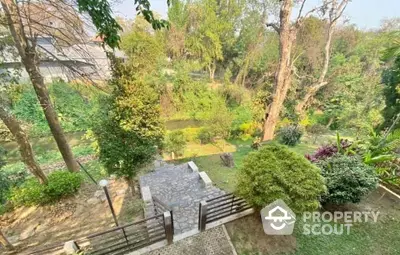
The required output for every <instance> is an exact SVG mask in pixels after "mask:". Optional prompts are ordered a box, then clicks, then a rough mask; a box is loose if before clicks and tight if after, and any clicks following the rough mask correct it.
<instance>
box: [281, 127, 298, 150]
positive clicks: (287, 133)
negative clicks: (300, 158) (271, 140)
mask: <svg viewBox="0 0 400 255" xmlns="http://www.w3.org/2000/svg"><path fill="white" fill-rule="evenodd" d="M302 135H303V132H302V130H301V128H300V127H299V126H297V125H288V126H285V127H282V128H281V129H279V131H278V136H279V141H280V143H282V144H285V145H289V146H295V145H296V144H298V143H299V142H300V138H301V136H302Z"/></svg>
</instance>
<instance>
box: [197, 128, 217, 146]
mask: <svg viewBox="0 0 400 255" xmlns="http://www.w3.org/2000/svg"><path fill="white" fill-rule="evenodd" d="M197 138H198V139H199V140H200V143H201V144H208V143H211V142H212V141H213V139H214V133H213V132H212V131H211V130H210V129H208V128H202V129H200V132H199V134H198V136H197Z"/></svg>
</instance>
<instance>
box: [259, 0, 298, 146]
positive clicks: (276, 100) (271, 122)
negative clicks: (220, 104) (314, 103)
mask: <svg viewBox="0 0 400 255" xmlns="http://www.w3.org/2000/svg"><path fill="white" fill-rule="evenodd" d="M292 7H293V1H292V0H284V1H283V3H282V5H281V10H280V28H279V53H280V54H279V65H278V70H277V72H276V75H275V87H274V94H273V97H272V103H271V105H270V106H269V110H268V109H266V111H267V112H268V114H267V116H266V119H265V122H264V135H263V141H266V140H272V139H273V138H274V132H275V127H276V124H277V122H278V120H279V114H280V112H281V109H282V106H283V102H284V101H285V98H286V94H287V91H288V89H289V87H290V84H291V66H292V63H291V62H292V61H291V51H292V45H293V42H294V40H295V39H296V31H295V29H294V28H293V27H292V26H291V21H290V17H291V12H292Z"/></svg>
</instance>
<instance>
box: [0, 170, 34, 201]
mask: <svg viewBox="0 0 400 255" xmlns="http://www.w3.org/2000/svg"><path fill="white" fill-rule="evenodd" d="M27 176H28V172H27V171H25V169H24V168H23V167H22V168H19V169H8V170H5V169H4V168H3V169H2V170H0V203H4V202H5V201H6V198H7V197H8V194H9V191H10V189H11V188H12V187H17V186H19V185H21V184H22V183H23V182H24V181H25V179H26V177H27Z"/></svg>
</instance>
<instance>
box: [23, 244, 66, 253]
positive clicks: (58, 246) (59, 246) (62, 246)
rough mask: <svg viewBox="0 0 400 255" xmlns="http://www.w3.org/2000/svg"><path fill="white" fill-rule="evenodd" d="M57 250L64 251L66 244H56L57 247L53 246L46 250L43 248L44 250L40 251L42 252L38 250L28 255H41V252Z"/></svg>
mask: <svg viewBox="0 0 400 255" xmlns="http://www.w3.org/2000/svg"><path fill="white" fill-rule="evenodd" d="M56 248H58V249H63V248H64V243H59V244H56V245H53V246H50V247H46V248H43V249H40V250H37V251H32V252H31V253H28V255H31V254H36V253H40V252H44V251H48V250H54V249H56Z"/></svg>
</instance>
